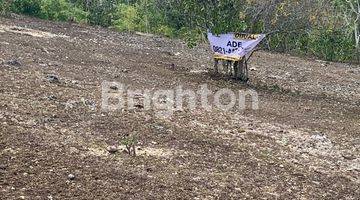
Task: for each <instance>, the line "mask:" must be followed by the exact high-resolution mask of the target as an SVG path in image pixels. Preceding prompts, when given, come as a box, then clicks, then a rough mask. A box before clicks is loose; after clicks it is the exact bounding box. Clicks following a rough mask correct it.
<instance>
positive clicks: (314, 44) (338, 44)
mask: <svg viewBox="0 0 360 200" xmlns="http://www.w3.org/2000/svg"><path fill="white" fill-rule="evenodd" d="M353 44H354V42H353V40H352V38H351V37H349V36H348V35H346V34H344V32H343V31H341V30H316V31H313V32H312V33H311V34H310V37H309V45H308V47H309V50H310V53H312V54H313V55H315V56H317V57H319V58H322V59H325V60H330V61H349V60H352V59H355V52H356V51H355V50H356V49H355V46H354V45H353Z"/></svg>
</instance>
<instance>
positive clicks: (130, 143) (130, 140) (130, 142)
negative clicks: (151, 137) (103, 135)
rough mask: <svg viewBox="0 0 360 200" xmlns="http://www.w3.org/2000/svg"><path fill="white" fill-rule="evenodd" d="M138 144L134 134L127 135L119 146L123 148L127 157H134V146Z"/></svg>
mask: <svg viewBox="0 0 360 200" xmlns="http://www.w3.org/2000/svg"><path fill="white" fill-rule="evenodd" d="M137 143H138V136H137V135H136V134H132V135H128V136H126V137H125V138H124V139H122V140H121V144H122V145H124V146H125V148H126V151H127V153H128V154H129V155H132V156H136V145H137Z"/></svg>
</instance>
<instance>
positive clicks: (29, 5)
mask: <svg viewBox="0 0 360 200" xmlns="http://www.w3.org/2000/svg"><path fill="white" fill-rule="evenodd" d="M0 12H1V14H3V15H6V14H7V13H9V12H15V13H22V14H27V15H31V16H36V17H40V18H44V19H50V20H61V21H74V22H78V23H87V24H91V25H100V26H105V27H113V28H115V29H117V30H119V31H129V32H132V31H142V32H151V33H156V34H161V35H165V36H167V37H180V38H183V39H184V40H186V41H187V43H188V44H189V45H190V46H194V45H196V44H197V43H198V42H199V41H203V40H205V34H204V33H206V31H207V30H211V31H212V32H214V33H222V32H229V31H240V32H252V33H260V32H262V33H270V32H271V33H273V34H271V36H270V37H269V44H268V46H269V47H270V49H271V50H273V51H280V52H290V53H296V54H301V55H309V56H316V57H318V58H321V59H326V60H332V61H357V62H359V59H360V58H359V57H360V44H359V41H360V0H0Z"/></svg>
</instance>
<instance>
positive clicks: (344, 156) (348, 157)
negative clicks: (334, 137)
mask: <svg viewBox="0 0 360 200" xmlns="http://www.w3.org/2000/svg"><path fill="white" fill-rule="evenodd" d="M342 157H343V158H344V159H346V160H355V159H356V156H354V155H353V154H351V153H349V152H344V153H343V154H342Z"/></svg>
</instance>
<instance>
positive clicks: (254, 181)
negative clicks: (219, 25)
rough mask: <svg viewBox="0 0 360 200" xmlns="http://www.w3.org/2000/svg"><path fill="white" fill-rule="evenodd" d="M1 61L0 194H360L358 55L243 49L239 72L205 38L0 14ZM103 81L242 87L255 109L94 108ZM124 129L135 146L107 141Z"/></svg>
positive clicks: (151, 196) (103, 196)
mask: <svg viewBox="0 0 360 200" xmlns="http://www.w3.org/2000/svg"><path fill="white" fill-rule="evenodd" d="M0 63H1V64H0V123H1V126H0V152H1V153H0V155H1V156H0V190H1V197H2V198H3V199H19V198H20V199H70V198H78V199H239V198H240V199H247V198H248V199H251V198H255V199H260V198H263V199H276V198H279V199H358V198H359V196H360V176H359V175H360V157H359V155H360V154H359V153H360V67H359V66H355V65H349V64H342V63H330V62H323V61H318V60H312V59H303V58H297V57H293V56H289V55H282V54H273V53H268V52H256V53H255V54H254V57H253V58H252V60H251V62H250V64H249V65H250V68H251V70H250V81H249V83H248V84H244V83H241V82H237V81H234V80H231V79H228V78H226V77H222V76H216V75H214V74H213V73H212V72H211V70H209V68H211V66H212V61H211V52H210V50H209V47H208V46H207V45H206V44H204V45H201V46H199V47H196V48H194V49H188V48H187V46H186V45H185V44H184V43H183V42H181V41H180V40H171V39H167V38H162V37H157V36H151V35H143V34H127V33H118V32H114V31H111V30H109V29H103V28H94V27H88V26H80V25H76V24H70V23H56V22H48V21H42V20H38V19H33V18H26V17H21V16H18V17H16V18H11V19H5V18H0ZM54 77H55V78H54ZM103 81H115V82H119V83H123V84H126V86H127V87H129V88H132V89H151V90H159V89H174V88H175V87H177V86H179V85H182V86H183V88H186V89H193V90H197V89H198V87H199V86H200V85H202V84H207V86H208V87H209V88H210V89H211V90H212V91H213V92H215V91H218V90H220V89H222V88H229V89H231V90H234V91H237V90H246V89H253V90H255V91H257V92H258V95H259V106H260V108H259V109H258V110H250V109H246V110H238V109H236V108H234V109H231V110H229V111H226V112H224V111H222V110H219V109H212V110H210V111H206V110H204V109H202V108H196V109H194V110H187V109H185V110H183V111H174V113H173V115H171V116H169V117H165V118H164V117H159V116H157V115H155V114H154V111H152V110H143V109H141V107H140V108H139V109H136V110H126V109H125V110H122V111H117V112H104V111H102V110H101V95H102V90H101V84H102V82H103ZM135 132H136V133H137V134H138V144H137V146H136V148H137V156H136V157H132V156H129V155H128V154H127V153H126V152H123V151H118V152H116V153H115V154H111V153H109V152H108V151H107V148H108V147H109V146H111V145H118V144H119V143H120V141H121V140H122V138H124V137H125V136H126V135H128V134H133V133H135ZM70 174H72V175H74V177H71V176H70V177H69V175H70Z"/></svg>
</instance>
